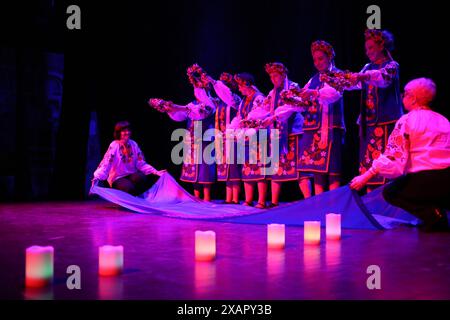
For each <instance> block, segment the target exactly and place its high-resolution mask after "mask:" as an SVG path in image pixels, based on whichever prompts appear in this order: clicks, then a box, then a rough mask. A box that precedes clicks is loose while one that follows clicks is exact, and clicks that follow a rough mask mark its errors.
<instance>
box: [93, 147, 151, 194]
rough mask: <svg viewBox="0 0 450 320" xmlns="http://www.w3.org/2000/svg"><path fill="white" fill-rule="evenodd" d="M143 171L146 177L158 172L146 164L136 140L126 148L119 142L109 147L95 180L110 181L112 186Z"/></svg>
mask: <svg viewBox="0 0 450 320" xmlns="http://www.w3.org/2000/svg"><path fill="white" fill-rule="evenodd" d="M137 171H141V172H142V173H144V174H145V175H148V174H155V173H156V172H157V171H158V170H156V169H155V168H153V167H152V166H151V165H149V164H148V163H146V162H145V159H144V155H143V153H142V151H141V149H140V148H139V146H138V144H137V143H136V142H135V141H134V140H131V139H130V140H129V141H128V144H127V146H124V145H123V144H122V143H121V142H120V141H119V140H114V141H113V142H111V144H110V145H109V148H108V150H107V151H106V154H105V156H104V157H103V160H102V162H100V165H99V166H98V168H97V170H95V172H94V178H95V179H98V180H108V183H109V185H110V186H112V184H113V182H114V181H116V180H117V179H119V178H122V177H125V176H128V175H130V174H133V173H136V172H137Z"/></svg>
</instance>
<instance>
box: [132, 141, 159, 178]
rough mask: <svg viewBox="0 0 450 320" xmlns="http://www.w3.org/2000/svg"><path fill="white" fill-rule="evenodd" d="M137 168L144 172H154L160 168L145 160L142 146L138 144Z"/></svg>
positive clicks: (146, 173)
mask: <svg viewBox="0 0 450 320" xmlns="http://www.w3.org/2000/svg"><path fill="white" fill-rule="evenodd" d="M136 157H137V159H136V168H137V169H138V170H139V171H141V172H142V173H143V174H145V175H148V174H154V173H156V172H157V171H158V170H156V169H155V168H153V167H152V166H151V165H149V164H148V163H147V162H145V158H144V154H143V153H142V151H141V148H139V146H138V145H137V144H136Z"/></svg>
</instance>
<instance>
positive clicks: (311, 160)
mask: <svg viewBox="0 0 450 320" xmlns="http://www.w3.org/2000/svg"><path fill="white" fill-rule="evenodd" d="M311 54H312V56H313V60H314V66H315V67H316V69H317V71H318V73H317V74H316V75H314V76H313V77H312V78H311V79H310V80H309V82H308V83H307V84H306V85H305V87H304V88H303V90H302V91H301V94H300V97H302V98H308V97H311V96H312V97H313V98H315V99H317V100H318V107H317V108H316V107H312V108H308V109H307V111H306V112H305V113H303V115H304V118H305V121H304V123H303V130H304V134H303V138H302V139H300V146H299V148H298V152H299V153H298V159H297V161H298V168H299V170H300V172H312V173H314V190H315V194H316V195H318V194H320V193H322V192H324V191H325V187H326V185H327V184H329V190H334V189H336V188H338V187H339V186H340V174H341V161H342V159H341V157H342V147H343V140H344V134H345V124H344V104H343V99H342V93H341V92H339V91H338V90H336V89H334V88H332V87H331V86H329V85H328V84H326V83H324V82H323V81H321V79H320V75H321V74H323V73H326V72H335V71H339V70H338V69H337V68H336V67H335V66H334V57H335V53H334V49H333V47H332V46H331V45H330V44H329V43H328V42H325V41H322V40H318V41H315V42H313V43H312V45H311Z"/></svg>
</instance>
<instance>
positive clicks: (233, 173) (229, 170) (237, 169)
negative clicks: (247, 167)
mask: <svg viewBox="0 0 450 320" xmlns="http://www.w3.org/2000/svg"><path fill="white" fill-rule="evenodd" d="M233 147H234V153H233V155H232V157H233V159H232V160H233V161H232V163H230V161H226V160H227V158H226V152H224V158H223V162H225V163H222V164H219V163H218V164H217V180H218V181H240V180H241V179H242V164H241V163H239V161H238V150H237V142H236V141H235V142H234V144H233ZM225 148H226V147H225V144H224V149H225ZM224 151H225V150H224ZM226 162H228V163H226Z"/></svg>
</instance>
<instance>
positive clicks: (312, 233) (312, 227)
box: [304, 221, 320, 244]
mask: <svg viewBox="0 0 450 320" xmlns="http://www.w3.org/2000/svg"><path fill="white" fill-rule="evenodd" d="M304 232H305V233H304V242H305V244H319V243H320V221H305V223H304Z"/></svg>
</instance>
